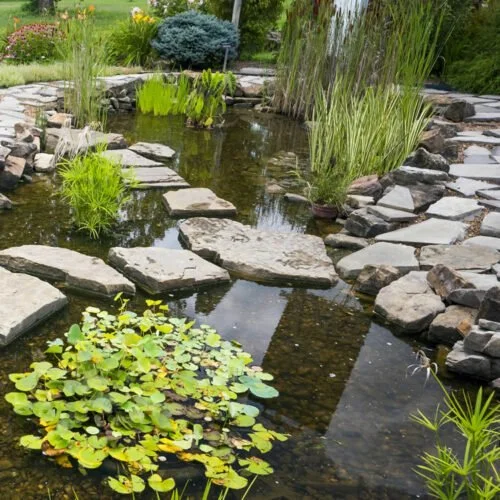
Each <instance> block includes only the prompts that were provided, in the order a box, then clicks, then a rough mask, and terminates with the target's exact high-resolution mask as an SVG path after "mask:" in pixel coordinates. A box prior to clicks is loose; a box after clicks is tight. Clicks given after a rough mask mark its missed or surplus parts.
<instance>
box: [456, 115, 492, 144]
mask: <svg viewBox="0 0 500 500" xmlns="http://www.w3.org/2000/svg"><path fill="white" fill-rule="evenodd" d="M476 116H477V115H476ZM447 140H448V141H451V142H460V143H473V144H495V145H497V144H500V139H499V138H497V137H489V136H487V135H484V134H479V135H471V134H469V135H459V136H457V137H452V138H451V139H447Z"/></svg>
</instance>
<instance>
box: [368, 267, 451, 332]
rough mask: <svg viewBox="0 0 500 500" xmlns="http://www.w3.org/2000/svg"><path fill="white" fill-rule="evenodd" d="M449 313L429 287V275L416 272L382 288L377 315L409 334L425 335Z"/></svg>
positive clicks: (376, 305)
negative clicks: (433, 322)
mask: <svg viewBox="0 0 500 500" xmlns="http://www.w3.org/2000/svg"><path fill="white" fill-rule="evenodd" d="M444 310H445V306H444V304H443V302H442V301H441V299H440V298H439V297H438V296H437V295H436V294H435V293H434V292H433V291H432V289H431V287H430V286H429V284H428V283H427V273H425V272H416V271H413V272H411V273H410V274H407V275H406V276H403V277H402V278H400V279H399V280H397V281H394V282H393V283H391V284H390V285H389V286H387V287H385V288H382V290H380V292H379V294H378V295H377V298H376V300H375V309H374V311H375V313H376V314H378V315H380V316H381V317H382V318H384V319H385V320H386V321H387V322H388V323H390V324H392V325H394V326H395V327H396V328H397V330H399V331H400V332H401V333H405V334H417V333H421V332H423V331H424V330H427V328H428V327H429V326H430V324H431V323H432V321H433V320H434V318H435V317H436V316H437V315H438V314H439V313H442V312H443V311H444Z"/></svg>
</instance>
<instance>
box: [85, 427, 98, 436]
mask: <svg viewBox="0 0 500 500" xmlns="http://www.w3.org/2000/svg"><path fill="white" fill-rule="evenodd" d="M85 430H86V431H87V433H88V434H91V435H92V436H95V435H97V434H99V432H100V431H99V429H98V428H97V427H94V426H93V425H89V426H88V427H85Z"/></svg>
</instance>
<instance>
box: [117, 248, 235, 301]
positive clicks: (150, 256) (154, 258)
mask: <svg viewBox="0 0 500 500" xmlns="http://www.w3.org/2000/svg"><path fill="white" fill-rule="evenodd" d="M108 259H109V262H110V264H112V265H113V266H115V267H116V268H117V269H119V270H120V271H121V272H122V273H123V274H124V275H125V276H127V277H128V278H129V279H130V280H132V281H133V282H134V283H136V284H137V286H138V287H140V288H142V289H143V290H145V291H146V292H147V293H150V294H153V295H157V294H161V293H165V292H167V291H172V290H180V289H188V288H196V287H201V286H207V285H215V284H219V283H224V282H228V281H229V280H230V278H229V273H228V272H227V271H225V270H224V269H222V268H220V267H218V266H216V265H214V264H212V263H210V262H207V261H206V260H203V259H202V258H201V257H198V255H196V254H195V253H193V252H190V251H189V250H171V249H168V248H153V247H149V248H140V247H137V248H112V249H111V250H110V251H109V257H108Z"/></svg>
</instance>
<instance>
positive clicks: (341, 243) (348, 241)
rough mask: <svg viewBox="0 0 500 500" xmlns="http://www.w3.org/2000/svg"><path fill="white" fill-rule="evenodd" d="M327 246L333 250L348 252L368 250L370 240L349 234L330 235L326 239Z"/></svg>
mask: <svg viewBox="0 0 500 500" xmlns="http://www.w3.org/2000/svg"><path fill="white" fill-rule="evenodd" d="M325 245H328V246H329V247H332V248H346V249H347V250H361V249H362V248H366V247H367V246H368V245H369V243H368V240H365V239H364V238H358V237H357V236H350V235H348V234H342V233H337V234H329V235H328V236H327V237H326V238H325Z"/></svg>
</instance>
